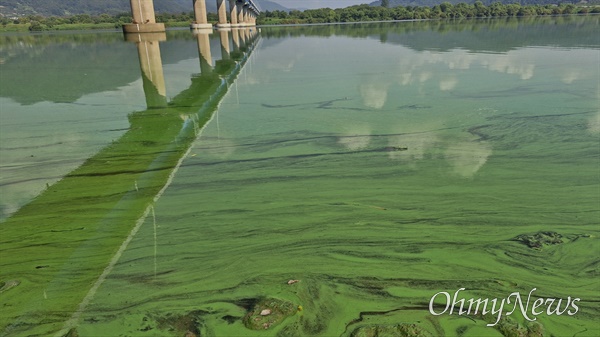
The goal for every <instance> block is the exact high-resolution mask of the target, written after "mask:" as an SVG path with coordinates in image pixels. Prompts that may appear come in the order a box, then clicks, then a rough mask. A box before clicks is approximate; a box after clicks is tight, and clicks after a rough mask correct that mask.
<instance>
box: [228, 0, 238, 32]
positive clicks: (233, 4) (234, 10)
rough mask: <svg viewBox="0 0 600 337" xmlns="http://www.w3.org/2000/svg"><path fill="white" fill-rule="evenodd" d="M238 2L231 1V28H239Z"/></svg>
mask: <svg viewBox="0 0 600 337" xmlns="http://www.w3.org/2000/svg"><path fill="white" fill-rule="evenodd" d="M236 2H237V1H236V0H229V17H230V20H231V27H237V26H238V14H237V5H236Z"/></svg>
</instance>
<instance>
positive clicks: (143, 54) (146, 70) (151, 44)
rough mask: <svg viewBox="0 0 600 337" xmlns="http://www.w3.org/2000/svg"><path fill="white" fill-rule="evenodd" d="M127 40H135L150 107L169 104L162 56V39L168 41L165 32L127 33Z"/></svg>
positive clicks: (162, 106) (147, 101) (147, 103)
mask: <svg viewBox="0 0 600 337" xmlns="http://www.w3.org/2000/svg"><path fill="white" fill-rule="evenodd" d="M126 38H127V41H131V42H135V44H136V45H137V49H138V57H139V59H140V69H141V70H142V81H143V85H144V93H145V95H146V105H147V107H148V109H152V108H164V107H166V106H167V89H166V86H165V76H164V73H163V67H162V59H161V57H160V46H159V42H160V41H166V40H167V35H166V34H165V33H147V34H127V35H126Z"/></svg>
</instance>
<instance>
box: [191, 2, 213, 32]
mask: <svg viewBox="0 0 600 337" xmlns="http://www.w3.org/2000/svg"><path fill="white" fill-rule="evenodd" d="M194 18H195V20H196V21H194V22H192V24H191V26H190V28H192V29H207V28H208V29H212V25H211V24H210V23H208V19H207V17H206V0H194Z"/></svg>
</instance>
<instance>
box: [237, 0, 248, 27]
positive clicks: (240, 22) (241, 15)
mask: <svg viewBox="0 0 600 337" xmlns="http://www.w3.org/2000/svg"><path fill="white" fill-rule="evenodd" d="M236 6H237V14H238V19H237V20H238V27H243V26H245V25H246V22H245V21H244V11H246V9H245V6H244V3H242V2H238V3H236Z"/></svg>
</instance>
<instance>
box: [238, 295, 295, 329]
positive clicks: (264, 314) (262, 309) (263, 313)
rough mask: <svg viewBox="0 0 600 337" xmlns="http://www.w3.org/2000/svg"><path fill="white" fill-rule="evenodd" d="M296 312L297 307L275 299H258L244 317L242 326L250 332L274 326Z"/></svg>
mask: <svg viewBox="0 0 600 337" xmlns="http://www.w3.org/2000/svg"><path fill="white" fill-rule="evenodd" d="M297 311H298V306H297V305H295V304H293V303H291V302H289V301H285V300H280V299H277V298H263V299H260V300H259V301H258V302H256V304H255V305H254V307H252V308H251V309H250V311H248V313H247V314H246V316H245V317H244V319H243V321H244V325H245V326H246V327H247V328H248V329H252V330H265V329H269V328H270V327H272V326H275V325H277V324H279V323H281V322H283V320H285V319H286V318H288V317H289V316H292V315H294V314H295V313H296V312H297Z"/></svg>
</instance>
